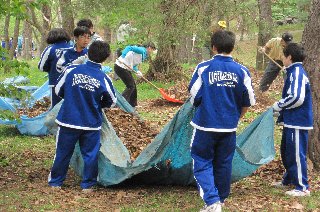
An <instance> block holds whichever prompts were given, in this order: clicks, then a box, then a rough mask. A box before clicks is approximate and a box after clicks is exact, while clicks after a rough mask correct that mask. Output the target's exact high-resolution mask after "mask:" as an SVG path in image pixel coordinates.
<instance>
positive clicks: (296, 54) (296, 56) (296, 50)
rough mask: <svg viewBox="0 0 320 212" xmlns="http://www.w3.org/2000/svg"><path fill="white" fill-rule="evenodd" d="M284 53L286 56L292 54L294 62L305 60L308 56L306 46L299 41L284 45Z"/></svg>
mask: <svg viewBox="0 0 320 212" xmlns="http://www.w3.org/2000/svg"><path fill="white" fill-rule="evenodd" d="M283 54H284V56H285V57H288V56H289V55H291V60H292V62H293V63H295V62H303V61H304V59H305V58H306V54H305V52H304V48H303V47H302V45H300V44H297V43H289V44H288V45H287V46H286V47H284V49H283Z"/></svg>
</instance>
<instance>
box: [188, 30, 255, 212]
mask: <svg viewBox="0 0 320 212" xmlns="http://www.w3.org/2000/svg"><path fill="white" fill-rule="evenodd" d="M234 44H235V35H234V33H232V32H230V31H225V30H219V31H216V32H215V33H214V34H213V35H212V37H211V47H212V49H213V52H215V53H218V54H216V55H215V56H214V57H213V58H212V59H211V60H208V61H204V62H202V63H200V64H198V66H197V67H196V69H195V71H194V73H193V76H192V79H191V82H190V85H189V88H188V90H189V92H190V94H191V100H190V101H191V103H192V104H193V105H194V106H195V107H196V111H195V115H194V117H193V119H192V121H191V125H192V126H193V127H194V131H193V136H192V140H191V156H192V159H193V171H194V176H195V179H196V182H197V185H198V189H199V192H200V196H201V197H202V199H203V200H204V202H205V204H206V206H205V208H204V209H203V211H221V205H222V204H221V203H223V202H224V201H225V199H226V198H227V197H228V196H229V193H230V185H231V169H232V167H231V165H232V158H233V155H234V152H235V147H236V129H237V125H238V121H239V119H240V118H241V117H242V116H243V115H244V114H245V112H246V111H247V109H248V107H250V106H251V105H254V104H255V97H254V92H253V88H252V85H251V77H250V73H249V70H248V69H247V68H246V67H244V66H243V65H241V64H239V63H237V62H235V61H234V60H233V59H232V56H231V52H232V50H233V48H234Z"/></svg>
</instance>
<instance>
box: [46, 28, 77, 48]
mask: <svg viewBox="0 0 320 212" xmlns="http://www.w3.org/2000/svg"><path fill="white" fill-rule="evenodd" d="M70 40H71V38H70V35H69V34H68V33H67V31H66V30H64V29H62V28H53V29H52V30H50V32H49V33H48V37H47V40H46V41H47V44H54V43H59V42H62V41H66V42H69V41H70Z"/></svg>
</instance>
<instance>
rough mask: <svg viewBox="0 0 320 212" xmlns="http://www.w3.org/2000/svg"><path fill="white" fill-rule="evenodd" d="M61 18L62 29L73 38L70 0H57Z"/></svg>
mask: <svg viewBox="0 0 320 212" xmlns="http://www.w3.org/2000/svg"><path fill="white" fill-rule="evenodd" d="M59 3H60V11H61V18H62V28H63V29H65V30H66V31H67V32H68V33H69V35H70V36H71V37H73V30H74V18H73V11H72V2H71V0H59Z"/></svg>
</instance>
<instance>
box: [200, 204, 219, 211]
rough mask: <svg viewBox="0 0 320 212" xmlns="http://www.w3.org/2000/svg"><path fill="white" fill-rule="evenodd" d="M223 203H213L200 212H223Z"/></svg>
mask: <svg viewBox="0 0 320 212" xmlns="http://www.w3.org/2000/svg"><path fill="white" fill-rule="evenodd" d="M221 211H222V209H221V203H220V202H216V203H213V204H212V205H209V206H206V207H204V208H203V209H201V210H200V212H221Z"/></svg>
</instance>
